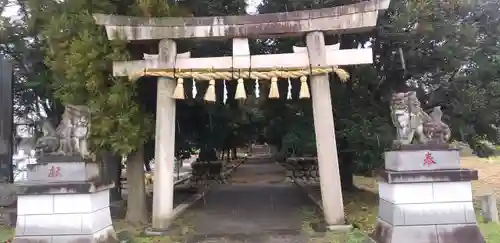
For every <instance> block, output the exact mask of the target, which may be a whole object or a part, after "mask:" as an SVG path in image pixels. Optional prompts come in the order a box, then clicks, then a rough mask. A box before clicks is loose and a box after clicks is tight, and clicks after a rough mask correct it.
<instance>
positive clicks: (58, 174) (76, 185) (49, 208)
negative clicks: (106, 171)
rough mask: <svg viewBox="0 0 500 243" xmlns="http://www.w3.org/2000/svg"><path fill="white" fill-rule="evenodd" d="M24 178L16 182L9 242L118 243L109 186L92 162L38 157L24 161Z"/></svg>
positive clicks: (79, 159)
mask: <svg viewBox="0 0 500 243" xmlns="http://www.w3.org/2000/svg"><path fill="white" fill-rule="evenodd" d="M27 177H28V178H27V181H25V182H23V183H21V184H19V186H20V187H21V188H22V190H21V191H22V192H21V193H20V194H19V196H18V199H17V225H16V232H15V237H14V241H13V242H15V243H21V242H23V243H24V242H44V243H45V242H47V243H67V242H88V243H92V242H93V243H97V242H99V243H116V242H118V240H117V237H116V234H115V231H114V229H113V224H112V221H111V215H110V209H109V190H110V189H111V188H112V187H113V184H112V183H108V182H105V181H102V180H101V178H100V177H99V168H98V165H97V164H94V163H87V162H84V161H82V159H81V158H80V157H79V156H51V157H43V158H40V159H39V160H38V164H32V165H28V173H27Z"/></svg>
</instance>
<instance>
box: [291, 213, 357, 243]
mask: <svg viewBox="0 0 500 243" xmlns="http://www.w3.org/2000/svg"><path fill="white" fill-rule="evenodd" d="M300 214H301V216H302V232H303V233H305V234H306V235H307V236H309V243H364V242H365V240H366V238H365V234H364V233H363V232H362V231H361V230H359V229H356V228H355V229H352V230H350V231H347V232H332V231H326V232H324V233H318V232H316V230H315V229H314V226H313V225H320V224H322V223H323V219H322V216H321V215H322V213H321V212H320V211H319V210H318V209H317V208H315V207H304V208H301V209H300Z"/></svg>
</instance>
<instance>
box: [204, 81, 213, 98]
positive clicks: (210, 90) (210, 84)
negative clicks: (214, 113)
mask: <svg viewBox="0 0 500 243" xmlns="http://www.w3.org/2000/svg"><path fill="white" fill-rule="evenodd" d="M204 99H205V100H206V101H208V102H215V80H213V79H211V80H210V81H209V82H208V88H207V92H205V97H204Z"/></svg>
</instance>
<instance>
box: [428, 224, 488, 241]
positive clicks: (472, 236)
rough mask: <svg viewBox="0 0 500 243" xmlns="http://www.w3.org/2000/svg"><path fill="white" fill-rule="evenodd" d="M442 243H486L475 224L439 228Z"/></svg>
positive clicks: (440, 226)
mask: <svg viewBox="0 0 500 243" xmlns="http://www.w3.org/2000/svg"><path fill="white" fill-rule="evenodd" d="M437 232H438V239H439V242H440V243H484V238H483V236H482V235H481V232H480V231H479V228H478V227H477V225H475V224H450V225H438V226H437Z"/></svg>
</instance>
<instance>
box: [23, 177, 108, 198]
mask: <svg viewBox="0 0 500 243" xmlns="http://www.w3.org/2000/svg"><path fill="white" fill-rule="evenodd" d="M16 185H17V186H19V191H18V194H20V195H40V194H75V193H77V194H78V193H93V192H99V191H102V190H108V189H110V188H113V187H114V183H112V182H109V181H106V180H101V179H96V180H92V181H85V182H50V183H45V184H42V183H37V182H35V183H30V182H23V183H17V184H16Z"/></svg>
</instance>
